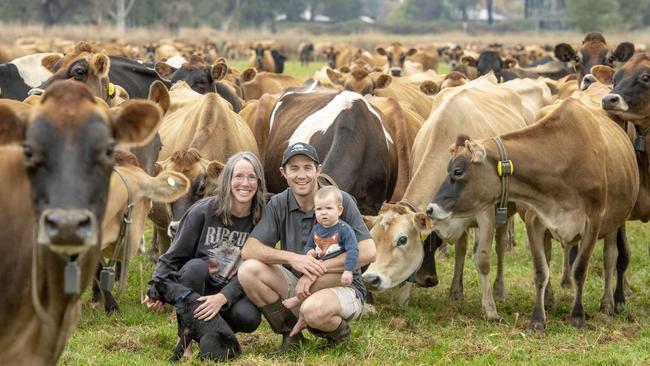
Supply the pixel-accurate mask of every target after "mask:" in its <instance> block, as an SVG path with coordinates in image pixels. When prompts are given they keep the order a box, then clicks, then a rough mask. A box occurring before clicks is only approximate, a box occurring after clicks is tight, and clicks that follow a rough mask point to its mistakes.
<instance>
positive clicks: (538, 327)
mask: <svg viewBox="0 0 650 366" xmlns="http://www.w3.org/2000/svg"><path fill="white" fill-rule="evenodd" d="M545 328H546V327H545V326H544V322H543V321H539V320H531V321H530V324H528V329H529V330H531V331H533V332H543V331H544V329H545Z"/></svg>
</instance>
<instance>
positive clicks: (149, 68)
mask: <svg viewBox="0 0 650 366" xmlns="http://www.w3.org/2000/svg"><path fill="white" fill-rule="evenodd" d="M108 58H109V60H110V68H109V70H108V79H109V80H110V82H112V83H113V84H115V85H119V86H121V87H122V88H124V90H125V91H126V92H127V93H128V95H129V98H134V99H146V98H147V96H148V94H149V87H150V86H151V84H153V83H154V81H160V82H162V83H163V84H164V85H165V86H166V87H167V88H169V87H171V84H170V83H169V81H168V80H165V79H164V78H161V77H160V76H159V75H158V74H157V73H156V70H154V68H153V65H147V64H143V63H141V62H139V61H133V60H129V59H127V58H123V57H117V56H109V57H108Z"/></svg>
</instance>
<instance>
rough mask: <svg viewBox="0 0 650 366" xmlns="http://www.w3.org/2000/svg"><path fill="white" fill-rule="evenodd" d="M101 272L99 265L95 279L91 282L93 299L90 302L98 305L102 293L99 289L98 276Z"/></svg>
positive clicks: (100, 265)
mask: <svg viewBox="0 0 650 366" xmlns="http://www.w3.org/2000/svg"><path fill="white" fill-rule="evenodd" d="M101 271H102V264H101V263H100V264H99V266H97V270H96V271H95V279H94V281H93V297H92V301H93V302H94V303H99V301H101V299H102V292H101V290H100V289H99V274H100V273H101Z"/></svg>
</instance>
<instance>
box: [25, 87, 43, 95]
mask: <svg viewBox="0 0 650 366" xmlns="http://www.w3.org/2000/svg"><path fill="white" fill-rule="evenodd" d="M44 92H45V90H43V89H41V88H32V89H30V90H29V91H28V92H27V95H30V96H31V95H43V93H44Z"/></svg>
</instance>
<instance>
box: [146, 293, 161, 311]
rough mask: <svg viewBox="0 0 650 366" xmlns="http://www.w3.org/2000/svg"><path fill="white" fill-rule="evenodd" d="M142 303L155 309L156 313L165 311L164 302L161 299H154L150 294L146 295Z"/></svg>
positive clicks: (150, 308) (148, 307)
mask: <svg viewBox="0 0 650 366" xmlns="http://www.w3.org/2000/svg"><path fill="white" fill-rule="evenodd" d="M142 303H143V304H144V305H146V306H147V309H149V310H153V311H155V312H156V313H162V312H163V303H162V302H161V301H160V300H152V299H150V298H149V296H145V297H144V300H142Z"/></svg>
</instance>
